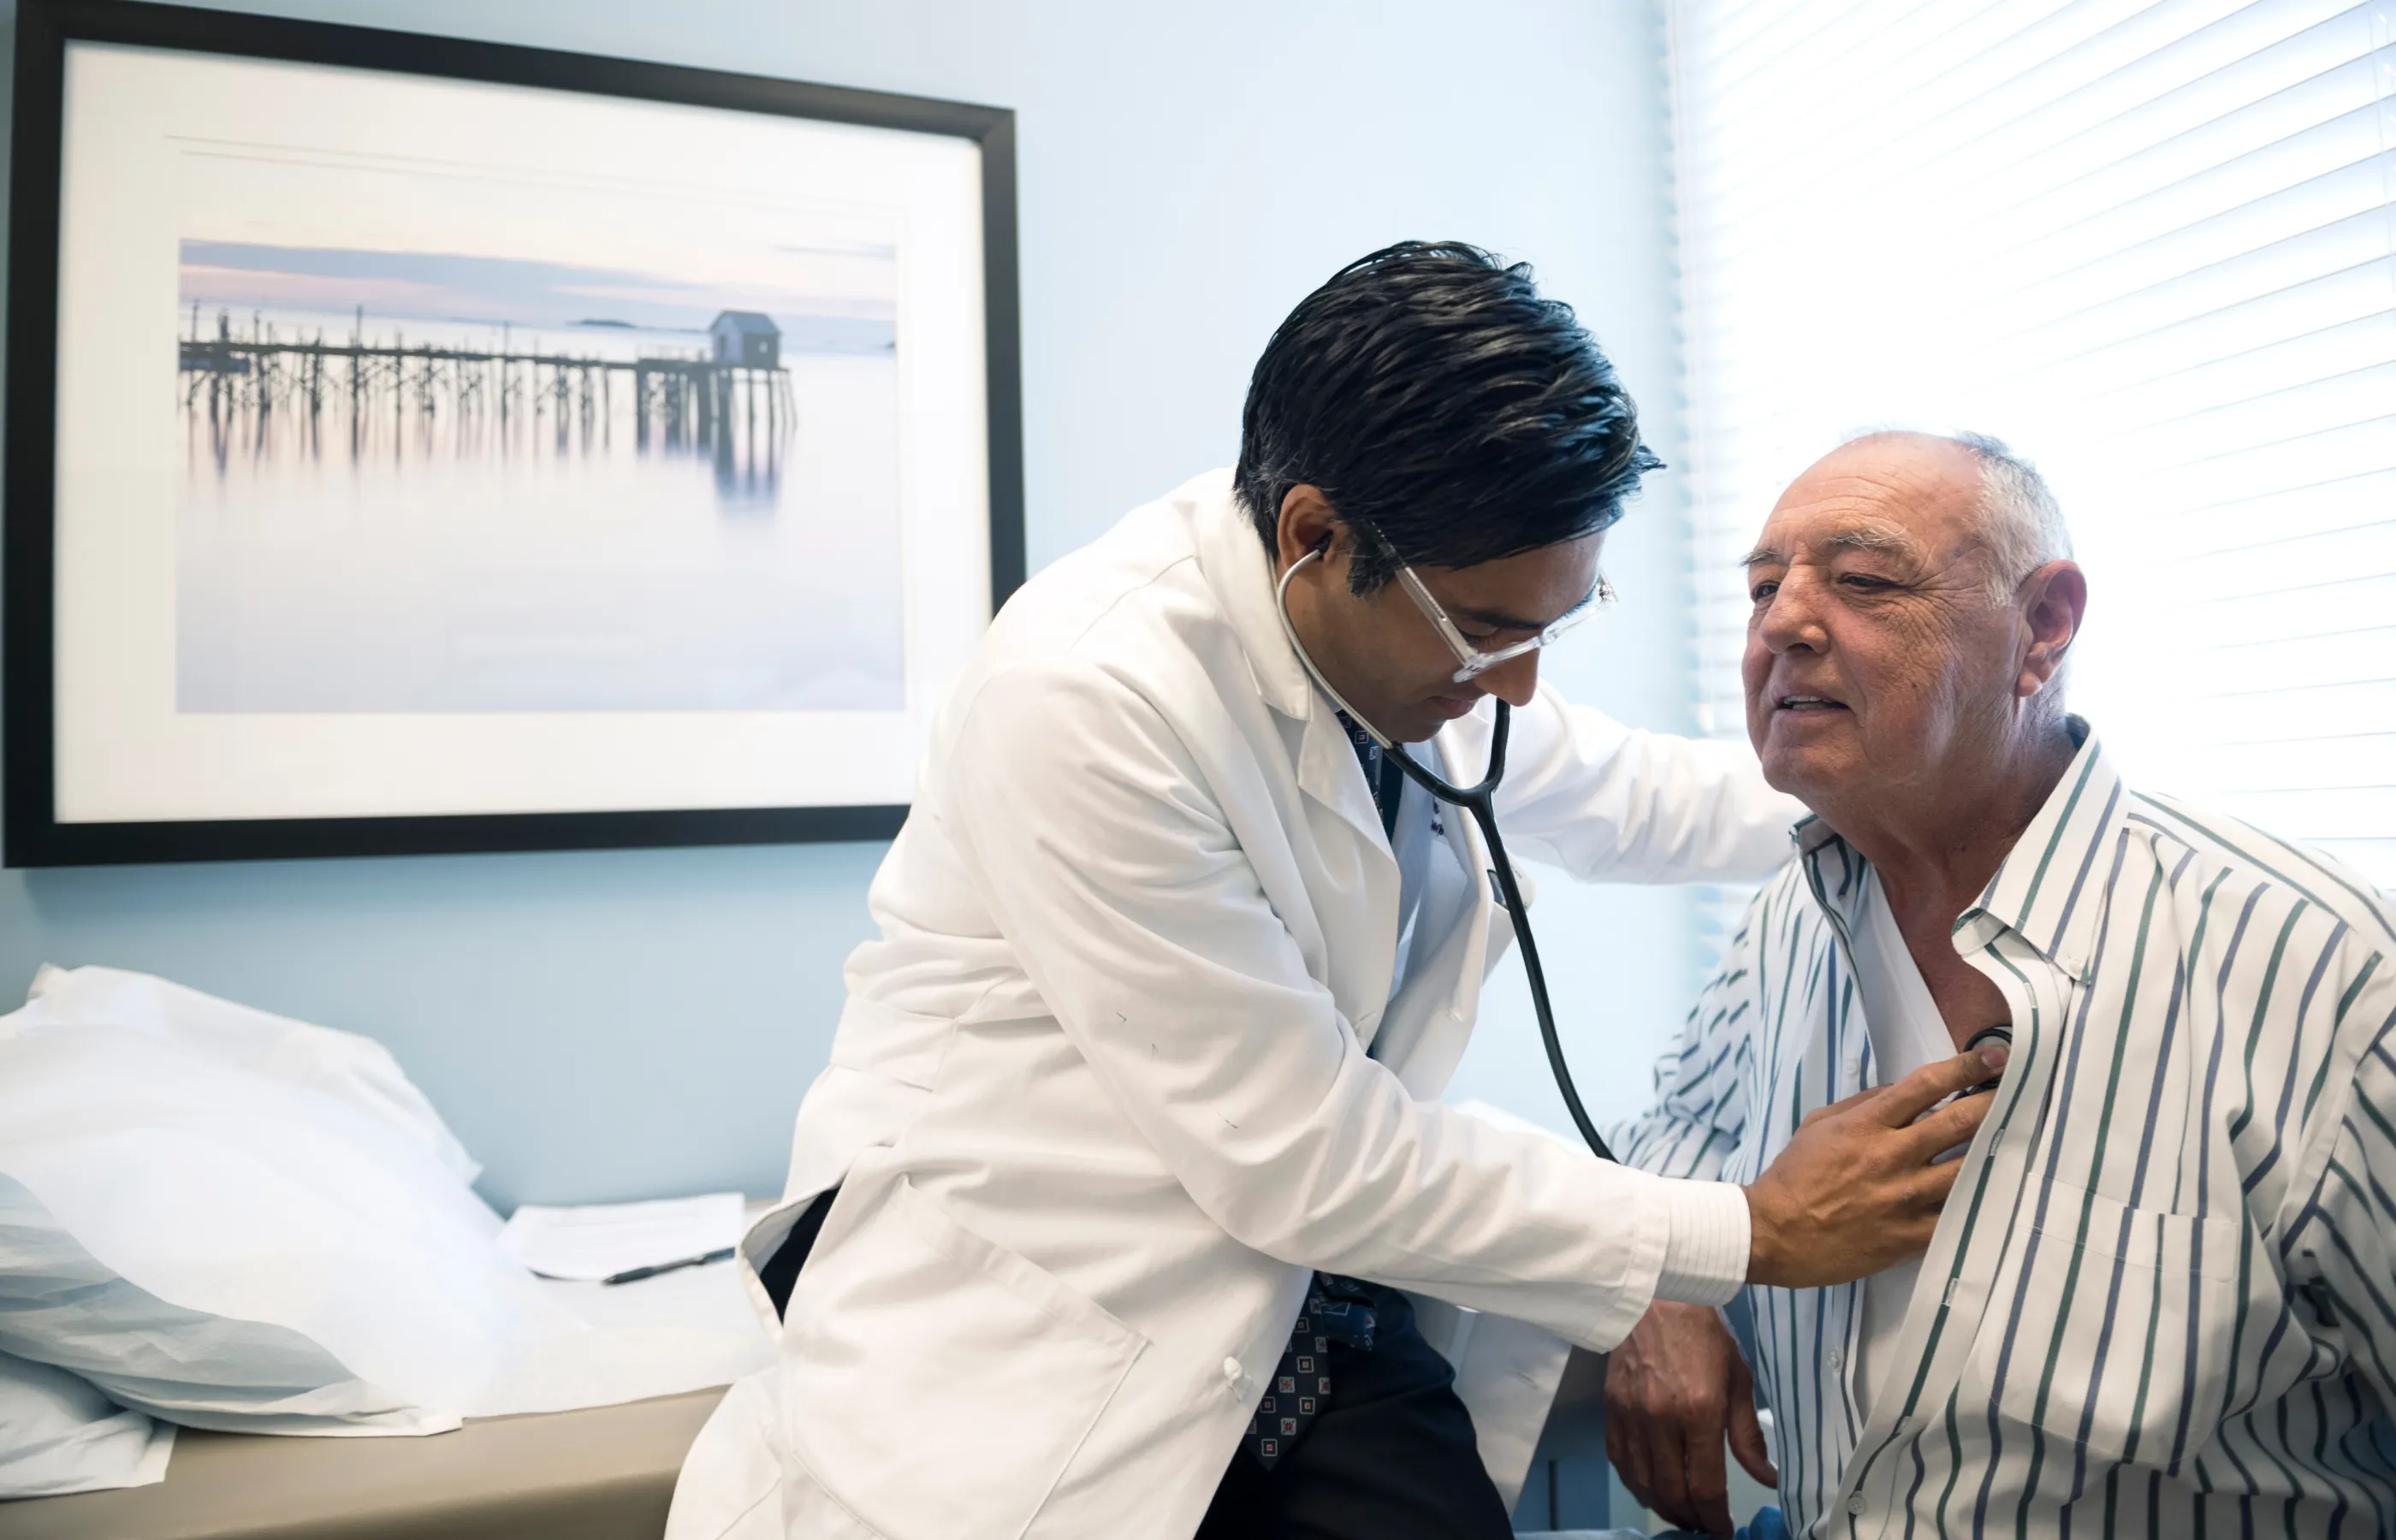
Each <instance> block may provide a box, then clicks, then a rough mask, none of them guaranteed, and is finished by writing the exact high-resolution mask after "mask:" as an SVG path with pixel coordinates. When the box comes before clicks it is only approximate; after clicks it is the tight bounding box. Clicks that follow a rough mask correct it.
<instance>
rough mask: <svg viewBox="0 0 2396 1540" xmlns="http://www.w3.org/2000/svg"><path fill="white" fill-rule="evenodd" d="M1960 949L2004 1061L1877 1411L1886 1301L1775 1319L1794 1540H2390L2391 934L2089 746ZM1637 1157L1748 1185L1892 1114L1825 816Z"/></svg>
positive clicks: (1703, 1014)
mask: <svg viewBox="0 0 2396 1540" xmlns="http://www.w3.org/2000/svg"><path fill="white" fill-rule="evenodd" d="M2073 725H2074V728H2075V730H2076V731H2078V732H2080V733H2081V734H2083V743H2082V747H2081V750H2080V752H2079V754H2078V756H2077V758H2076V759H2075V760H2074V761H2073V763H2072V764H2071V767H2070V770H2069V771H2068V772H2067V773H2066V775H2065V776H2064V777H2063V779H2062V780H2061V781H2060V782H2059V783H2058V784H2057V787H2056V790H2055V791H2054V793H2053V795H2052V796H2050V797H2049V798H2048V800H2047V802H2046V804H2045V806H2044V807H2043V809H2042V810H2041V812H2040V813H2039V815H2038V817H2037V818H2036V819H2035V820H2034V821H2033V822H2032V823H2031V824H2030V828H2029V829H2028V830H2025V831H2024V833H2023V835H2022V837H2021V839H2020V840H2019V841H2018V842H2017V843H2016V844H2015V846H2014V848H2013V851H2012V853H2011V855H2010V856H2008V857H2007V858H2006V860H2005V862H2004V865H2003V867H2002V868H2001V869H2000V870H1998V872H1997V874H1996V876H1995V878H1994V879H1993V880H1991V881H1990V883H1989V885H1988V887H1987V889H1986V890H1985V891H1983V892H1982V893H1981V895H1980V896H1979V898H1978V899H1977V901H1976V902H1975V903H1974V904H1973V905H1972V906H1971V907H1970V908H1969V909H1965V910H1964V912H1963V916H1962V918H1961V919H1959V920H1958V921H1957V922H1956V923H1955V945H1956V949H1957V950H1958V951H1960V952H1961V953H1962V954H1963V957H1964V958H1965V959H1966V960H1967V961H1969V962H1970V963H1972V965H1973V966H1975V967H1977V968H1978V969H1979V970H1980V972H1982V973H1983V974H1985V975H1987V976H1989V977H1990V979H1992V980H1994V981H1995V982H1996V984H1997V985H1998V987H1999V988H2000V989H2003V991H2004V995H2005V998H2006V1001H2007V1002H2008V1003H2009V1004H2010V1006H2011V1007H2012V1020H2013V1031H2014V1052H2013V1060H2012V1062H2011V1064H2010V1065H2009V1066H2008V1067H2007V1069H2006V1071H2005V1075H2004V1082H2003V1086H2002V1087H2001V1088H2000V1089H1999V1090H1998V1092H1997V1093H1996V1096H1995V1103H1994V1106H1993V1107H1992V1109H1990V1116H1989V1119H1988V1122H1986V1123H1985V1124H1984V1125H1983V1126H1982V1128H1981V1130H1980V1133H1979V1135H1978V1136H1977V1138H1976V1139H1975V1140H1974V1141H1973V1143H1972V1146H1971V1148H1970V1150H1969V1153H1968V1154H1967V1155H1966V1156H1965V1157H1964V1162H1963V1171H1962V1174H1961V1176H1960V1179H1959V1180H1958V1182H1957V1184H1956V1187H1955V1189H1954V1193H1953V1196H1952V1197H1951V1198H1950V1200H1949V1201H1948V1204H1947V1209H1946V1212H1945V1214H1944V1215H1943V1216H1942V1217H1941V1219H1940V1222H1939V1226H1938V1230H1937V1239H1936V1240H1935V1241H1933V1242H1932V1244H1931V1247H1930V1252H1929V1255H1927V1257H1926V1258H1925V1259H1924V1261H1923V1268H1922V1274H1921V1277H1922V1282H1921V1284H1920V1286H1919V1287H1918V1288H1917V1289H1916V1290H1915V1293H1914V1298H1913V1302H1912V1306H1911V1308H1910V1312H1909V1314H1908V1315H1907V1318H1906V1322H1905V1327H1904V1330H1903V1333H1902V1334H1901V1335H1900V1336H1899V1337H1898V1339H1897V1345H1896V1347H1895V1348H1894V1349H1893V1350H1892V1351H1891V1353H1890V1354H1889V1358H1890V1361H1891V1372H1890V1374H1889V1376H1888V1378H1887V1379H1886V1380H1885V1381H1884V1387H1885V1388H1884V1390H1883V1392H1882V1393H1881V1394H1879V1395H1877V1396H1874V1397H1870V1398H1868V1399H1869V1400H1870V1404H1871V1415H1870V1418H1869V1419H1867V1418H1865V1417H1863V1416H1861V1415H1860V1414H1858V1411H1857V1407H1858V1401H1859V1398H1858V1388H1859V1387H1857V1385H1856V1384H1855V1382H1854V1378H1853V1370H1852V1364H1853V1361H1854V1358H1855V1353H1856V1348H1857V1336H1858V1333H1859V1331H1860V1328H1861V1326H1862V1316H1863V1311H1862V1308H1861V1296H1862V1290H1861V1288H1860V1287H1859V1286H1858V1285H1855V1284H1847V1285H1844V1286H1841V1287H1837V1288H1827V1289H1808V1290H1797V1291H1790V1290H1783V1289H1765V1288H1757V1289H1751V1290H1750V1303H1751V1305H1752V1306H1753V1308H1754V1312H1755V1321H1756V1338H1757V1347H1758V1355H1759V1357H1760V1359H1761V1360H1762V1361H1761V1362H1760V1363H1758V1364H1757V1365H1756V1372H1757V1380H1758V1383H1759V1384H1760V1385H1761V1386H1762V1387H1763V1390H1764V1397H1765V1399H1766V1401H1768V1402H1769V1403H1770V1405H1771V1407H1772V1409H1773V1413H1774V1432H1773V1441H1774V1443H1775V1445H1776V1446H1777V1447H1776V1450H1775V1454H1776V1455H1777V1462H1778V1464H1779V1467H1780V1473H1781V1501H1782V1505H1783V1507H1784V1509H1785V1510H1786V1512H1787V1516H1788V1518H1789V1520H1790V1528H1791V1529H1792V1530H1793V1531H1794V1532H1796V1533H1807V1532H1808V1531H1809V1530H1810V1531H1811V1532H1812V1533H1816V1534H1819V1535H1845V1536H1868V1535H1869V1536H1881V1535H1886V1536H1898V1535H1903V1536H1908V1537H1911V1536H1916V1535H1923V1536H1926V1535H1934V1534H1972V1535H1980V1534H1984V1533H1991V1534H2003V1535H2009V1536H2021V1537H2028V1536H2032V1535H2038V1536H2044V1535H2070V1534H2072V1533H2080V1534H2084V1535H2090V1536H2096V1535H2110V1534H2124V1535H2151V1536H2182V1535H2204V1534H2215V1535H2226V1536H2237V1537H2241V1540H2243V1537H2246V1536H2253V1535H2288V1536H2296V1535H2304V1536H2316V1535H2372V1534H2379V1535H2384V1534H2390V1533H2396V1457H2391V1456H2396V1440H2389V1435H2388V1432H2387V1429H2386V1427H2385V1425H2384V1419H2385V1417H2386V1415H2387V1414H2388V1412H2389V1409H2390V1408H2391V1407H2396V905H2391V904H2390V903H2389V900H2388V898H2387V897H2386V896H2383V895H2381V894H2379V893H2377V892H2376V891H2375V890H2374V889H2373V888H2372V887H2371V886H2370V885H2369V884H2368V883H2364V882H2363V880H2362V879H2360V878H2359V877H2357V876H2355V875H2354V874H2353V873H2351V872H2349V871H2348V870H2345V869H2343V868H2341V867H2339V866H2337V865H2336V863H2334V862H2332V861H2330V860H2328V859H2326V858H2324V857H2323V856H2318V855H2315V854H2313V853H2311V852H2309V851H2307V850H2304V849H2302V848H2300V847H2298V846H2295V845H2291V844H2287V843H2283V842H2282V841H2278V840H2274V839H2272V838H2270V837H2269V836H2268V835H2264V834H2261V833H2258V832H2257V831H2256V830H2253V829H2250V828H2248V827H2246V826H2245V825H2243V824H2240V823H2237V822H2234V821H2232V820H2230V819H2227V818H2216V817H2211V816H2203V815H2200V814H2196V813H2192V812H2190V810H2188V809H2187V808H2184V807H2181V806H2178V805H2177V804H2176V803H2171V802H2169V801H2166V800H2164V799H2163V798H2159V797H2153V796H2148V795H2144V794H2141V793H2138V792H2136V791H2133V790H2130V789H2129V788H2127V787H2125V786H2124V785H2123V783H2122V781H2121V779H2120V778H2119V777H2117V776H2116V775H2115V773H2114V771H2113V770H2112V768H2111V766H2110V764H2109V763H2108V762H2107V760H2106V758H2105V756H2104V754H2103V752H2102V751H2101V750H2100V749H2099V747H2098V745H2097V740H2096V738H2095V737H2093V736H2086V730H2085V726H2084V724H2080V723H2078V722H2076V721H2075V723H2074V724H2073ZM1796 834H1797V843H1798V852H1799V853H1798V856H1797V858H1796V859H1794V860H1792V861H1791V862H1790V865H1789V866H1788V867H1787V868H1785V869H1784V870H1782V871H1781V873H1780V874H1779V875H1778V876H1777V878H1775V879H1774V880H1773V881H1772V882H1771V883H1768V884H1767V885H1766V886H1765V887H1764V891H1763V892H1762V893H1760V894H1758V895H1757V896H1756V898H1755V901H1754V903H1753V904H1752V905H1751V906H1750V908H1749V909H1748V912H1747V918H1746V921H1745V923H1744V924H1743V925H1742V926H1741V928H1740V929H1739V931H1738V934H1737V936H1735V937H1734V938H1733V940H1732V943H1731V946H1730V949H1729V951H1728V954H1727V955H1726V956H1725V958H1724V962H1723V965H1722V970H1721V972H1720V973H1719V975H1718V976H1716V977H1715V978H1714V980H1713V981H1712V983H1711V984H1710V985H1709V986H1708V988H1707V989H1706V991H1705V993H1704V995H1703V996H1702V997H1701V998H1700V1000H1699V1002H1698V1004H1697V1009H1696V1011H1695V1012H1693V1013H1692V1014H1691V1016H1690V1018H1689V1023H1688V1026H1687V1027H1686V1029H1684V1032H1683V1034H1682V1037H1681V1040H1680V1041H1679V1042H1678V1043H1677V1044H1676V1045H1675V1048H1674V1050H1673V1051H1672V1052H1671V1053H1670V1054H1668V1055H1666V1056H1665V1058H1664V1059H1663V1061H1662V1062H1661V1064H1660V1065H1659V1066H1658V1069H1657V1090H1658V1102H1657V1107H1656V1108H1655V1109H1654V1110H1653V1111H1652V1112H1650V1113H1649V1114H1648V1115H1647V1116H1645V1117H1644V1118H1642V1119H1641V1120H1639V1121H1638V1122H1636V1123H1634V1124H1632V1125H1631V1126H1629V1127H1627V1128H1625V1129H1623V1130H1621V1131H1620V1133H1621V1138H1620V1140H1619V1142H1618V1143H1617V1148H1619V1149H1621V1150H1622V1151H1623V1158H1624V1159H1625V1160H1627V1161H1629V1162H1632V1163H1634V1164H1637V1165H1640V1166H1643V1167H1644V1168H1646V1169H1648V1170H1650V1171H1655V1172H1660V1173H1666V1174H1670V1175H1693V1176H1713V1177H1720V1178H1723V1179H1725V1180H1733V1181H1744V1180H1748V1179H1750V1178H1751V1177H1752V1176H1753V1175H1754V1174H1755V1173H1756V1172H1757V1171H1759V1170H1761V1169H1762V1168H1763V1167H1764V1165H1765V1164H1767V1163H1768V1162H1770V1161H1771V1159H1772V1158H1773V1156H1775V1155H1776V1154H1777V1153H1778V1151H1779V1150H1780V1148H1782V1147H1783V1146H1784V1145H1785V1144H1787V1142H1788V1140H1789V1137H1790V1134H1791V1132H1792V1131H1793V1130H1794V1129H1795V1128H1796V1126H1797V1124H1798V1122H1799V1121H1800V1120H1801V1119H1803V1118H1804V1116H1805V1114H1806V1113H1807V1112H1809V1111H1811V1110H1813V1109H1816V1108H1817V1107H1821V1106H1823V1105H1824V1104H1826V1103H1829V1102H1831V1101H1835V1100H1837V1099H1838V1098H1840V1097H1842V1096H1844V1095H1850V1094H1852V1093H1854V1092H1856V1091H1858V1090H1861V1089H1863V1088H1865V1087H1867V1086H1870V1085H1872V1084H1874V1083H1877V1080H1876V1077H1875V1074H1874V1069H1873V1065H1872V1058H1871V1046H1870V1034H1869V1033H1868V1032H1867V1031H1866V1029H1865V1026H1864V1021H1863V1016H1862V1011H1861V1006H1860V1003H1859V1002H1858V999H1857V992H1856V987H1855V976H1854V966H1853V962H1852V959H1851V956H1850V953H1849V948H1848V936H1849V934H1850V932H1849V927H1850V926H1851V925H1853V924H1854V923H1857V920H1858V919H1859V917H1860V907H1859V900H1860V898H1861V896H1862V894H1863V892H1864V887H1865V884H1864V883H1861V882H1860V881H1859V878H1860V877H1861V876H1862V874H1863V872H1864V870H1865V867H1864V863H1863V861H1862V858H1861V857H1860V856H1857V854H1856V853H1855V851H1854V850H1853V849H1852V848H1851V847H1849V846H1848V845H1847V843H1845V842H1844V840H1842V839H1840V838H1839V837H1838V836H1837V835H1835V834H1833V833H1832V832H1831V831H1830V830H1829V829H1828V828H1827V827H1826V826H1824V825H1823V824H1822V823H1821V822H1820V821H1819V820H1817V819H1813V818H1808V819H1806V820H1804V822H1802V823H1800V824H1799V825H1798V826H1797V831H1796Z"/></svg>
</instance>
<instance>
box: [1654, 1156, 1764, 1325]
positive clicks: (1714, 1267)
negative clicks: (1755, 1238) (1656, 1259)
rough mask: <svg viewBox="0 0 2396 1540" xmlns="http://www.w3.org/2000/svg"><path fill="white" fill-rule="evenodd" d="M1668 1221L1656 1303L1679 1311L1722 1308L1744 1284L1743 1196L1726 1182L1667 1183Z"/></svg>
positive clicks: (1746, 1243)
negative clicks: (1659, 1301)
mask: <svg viewBox="0 0 2396 1540" xmlns="http://www.w3.org/2000/svg"><path fill="white" fill-rule="evenodd" d="M1664 1211H1665V1213H1666V1215H1668V1216H1670V1218H1671V1227H1672V1228H1671V1239H1669V1240H1668V1241H1665V1243H1664V1267H1663V1270H1662V1271H1661V1272H1659V1273H1657V1277H1656V1297H1657V1298H1658V1299H1670V1300H1672V1301H1675V1302H1676V1303H1679V1304H1683V1305H1716V1306H1720V1305H1727V1304H1729V1303H1730V1302H1731V1300H1732V1299H1734V1298H1736V1297H1737V1294H1738V1291H1739V1289H1740V1288H1741V1286H1743V1285H1744V1284H1745V1283H1746V1282H1747V1263H1748V1250H1749V1241H1750V1238H1749V1235H1748V1228H1747V1226H1748V1216H1747V1193H1746V1191H1745V1190H1744V1189H1742V1188H1738V1187H1737V1186H1735V1185H1733V1184H1732V1183H1729V1182H1667V1183H1665V1184H1664Z"/></svg>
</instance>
